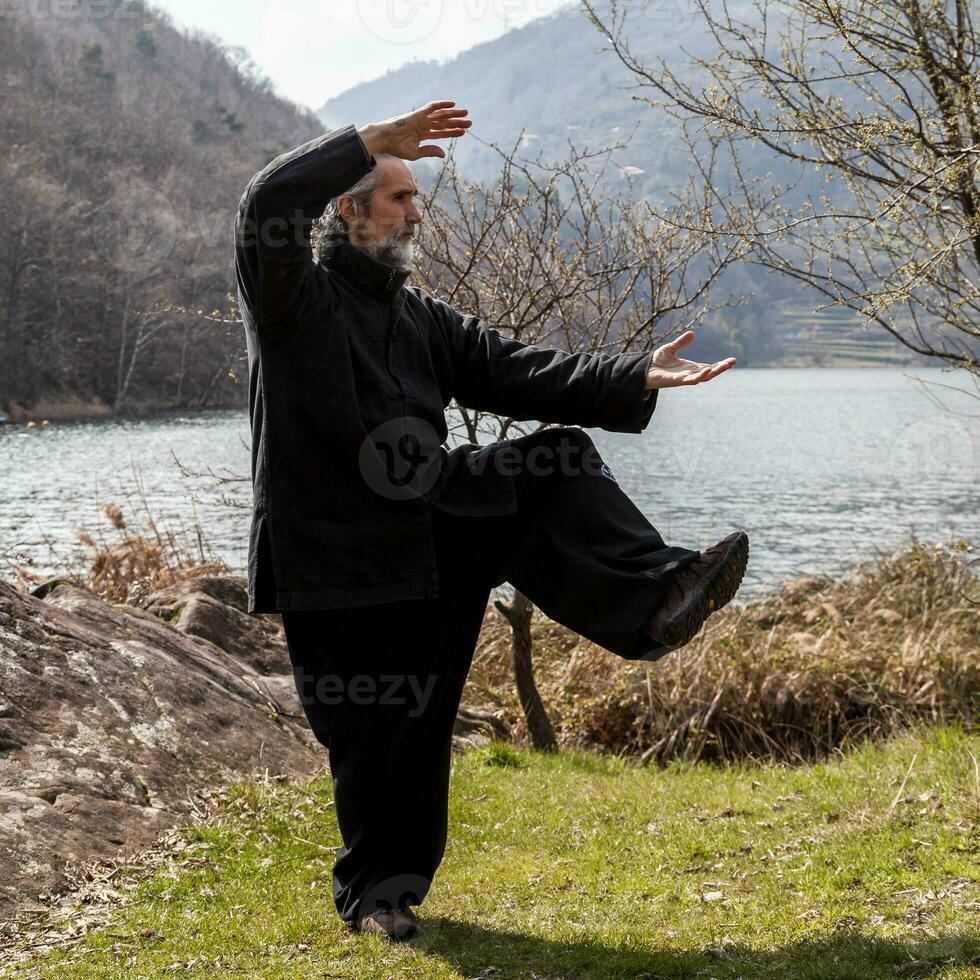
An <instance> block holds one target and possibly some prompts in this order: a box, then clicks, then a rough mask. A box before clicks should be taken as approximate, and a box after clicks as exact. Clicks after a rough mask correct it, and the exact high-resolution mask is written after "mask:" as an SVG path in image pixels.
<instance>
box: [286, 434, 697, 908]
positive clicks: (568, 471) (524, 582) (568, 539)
mask: <svg viewBox="0 0 980 980" xmlns="http://www.w3.org/2000/svg"><path fill="white" fill-rule="evenodd" d="M488 448H491V450H492V452H491V455H492V456H493V457H495V458H494V459H493V460H492V465H494V466H498V467H503V466H507V467H508V471H509V472H510V473H511V474H512V476H513V480H514V486H515V489H516V492H517V512H516V514H512V515H511V514H508V515H500V516H461V515H458V514H454V513H450V512H448V511H446V510H444V509H442V508H441V507H440V501H439V500H438V499H435V500H434V501H433V502H432V508H433V510H432V513H433V532H434V540H435V550H436V557H437V566H438V583H439V589H438V595H437V596H436V597H434V598H428V599H414V600H413V599H405V600H398V601H394V602H388V603H383V604H377V605H371V606H358V607H350V608H340V609H321V610H295V611H284V612H283V614H282V619H283V625H284V627H285V630H286V638H287V641H288V647H289V653H290V657H291V659H292V663H293V672H294V677H295V680H296V686H297V691H298V693H299V695H300V700H301V701H302V703H303V707H304V710H305V712H306V715H307V717H308V719H309V722H310V725H311V727H312V729H313V732H314V733H315V735H316V737H317V738H318V739H319V740H320V741H321V742H322V743H323V744H325V745H326V746H327V747H328V749H329V756H330V768H331V772H332V777H333V783H334V798H335V806H336V813H337V820H338V823H339V827H340V833H341V837H342V840H343V845H342V846H341V848H340V849H339V851H338V853H337V859H336V864H335V867H334V875H333V894H334V901H335V903H336V907H337V911H338V913H339V915H340V917H341V918H342V919H344V920H345V921H353V920H354V919H356V918H357V916H358V915H362V914H364V913H365V912H366V911H367V910H369V909H370V908H372V907H375V906H379V905H380V906H381V907H391V906H393V905H397V904H401V903H404V904H418V903H420V902H421V901H422V900H423V899H424V898H425V896H426V893H427V892H428V890H429V887H430V885H431V882H432V879H433V877H434V876H435V873H436V870H437V868H438V867H439V864H440V862H441V860H442V857H443V854H444V851H445V847H446V828H447V809H448V798H449V772H450V757H451V746H452V730H453V723H454V719H455V716H456V711H457V708H458V706H459V701H460V696H461V694H462V690H463V685H464V683H465V680H466V675H467V673H468V671H469V668H470V664H471V661H472V657H473V651H474V648H475V645H476V641H477V638H478V636H479V632H480V626H481V624H482V620H483V616H484V612H485V610H486V606H487V601H488V598H489V595H490V591H491V589H492V588H493V587H494V586H496V585H500V584H501V583H503V582H505V581H507V582H510V583H512V584H513V585H514V586H515V587H516V588H518V589H520V590H521V592H523V593H524V594H525V595H526V596H527V597H528V598H529V599H530V600H531V601H532V602H534V603H535V605H537V606H538V607H539V608H540V609H542V610H543V611H544V612H545V613H546V614H548V615H549V616H550V617H551V618H552V619H554V620H556V621H557V622H560V623H562V624H564V625H566V626H568V627H570V628H571V629H574V630H575V631H577V632H579V633H581V634H582V635H583V636H585V637H587V638H589V639H592V640H594V641H595V642H596V643H598V644H600V645H601V646H603V647H605V648H606V649H609V650H612V651H613V652H615V653H617V654H619V655H620V656H623V657H626V658H630V659H644V660H656V659H659V657H661V656H663V655H664V654H665V653H666V652H668V651H667V649H666V648H664V647H658V646H657V645H655V644H654V643H653V641H652V640H650V638H649V637H647V636H646V635H645V634H644V633H643V631H642V627H643V624H644V623H645V622H647V620H648V619H649V618H650V616H651V614H652V613H653V611H654V610H655V608H656V606H657V604H658V602H659V600H660V597H661V595H662V593H663V590H664V588H665V586H666V582H667V580H668V579H669V577H670V575H671V574H672V573H673V571H674V570H676V569H677V568H680V567H682V566H683V565H685V564H687V563H688V562H690V561H692V560H693V559H694V558H696V557H697V556H698V552H697V551H691V550H689V549H686V548H677V547H667V546H666V545H665V543H664V540H663V538H662V537H661V536H660V534H659V533H658V531H657V530H656V528H655V527H653V526H652V525H651V524H650V523H649V521H647V519H646V518H645V517H644V516H643V514H642V513H641V512H640V511H639V510H638V508H637V507H636V506H635V505H634V504H633V502H632V501H631V500H630V499H629V497H628V496H627V495H626V494H625V493H624V492H623V491H622V489H621V488H620V487H619V485H618V483H617V482H616V480H615V477H614V475H613V474H612V472H611V470H610V469H609V467H608V466H607V465H605V464H604V463H603V460H602V458H601V456H600V455H599V452H598V450H597V449H596V447H595V446H594V444H593V443H592V440H591V438H590V437H589V435H588V433H586V432H585V431H584V430H582V429H579V428H573V427H556V428H551V429H544V430H541V431H539V432H536V433H533V434H531V435H528V436H523V437H520V438H517V439H513V440H507V441H506V442H503V443H496V444H494V446H493V447H488ZM478 478H479V477H477V479H478Z"/></svg>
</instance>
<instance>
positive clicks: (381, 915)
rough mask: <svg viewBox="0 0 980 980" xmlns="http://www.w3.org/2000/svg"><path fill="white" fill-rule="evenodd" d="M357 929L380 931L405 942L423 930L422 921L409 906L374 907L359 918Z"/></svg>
mask: <svg viewBox="0 0 980 980" xmlns="http://www.w3.org/2000/svg"><path fill="white" fill-rule="evenodd" d="M357 931H358V932H374V933H379V934H380V935H382V936H385V937H386V938H387V939H391V940H392V941H393V942H404V941H405V940H406V939H414V938H415V937H416V936H417V935H418V934H419V933H420V932H421V931H422V923H421V922H419V920H418V916H417V915H416V914H415V912H413V911H412V909H411V908H410V907H409V906H405V907H403V908H397V909H374V910H373V911H371V912H368V913H367V914H366V915H362V916H361V917H360V918H359V919H358V920H357Z"/></svg>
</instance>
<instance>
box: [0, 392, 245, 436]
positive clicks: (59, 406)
mask: <svg viewBox="0 0 980 980" xmlns="http://www.w3.org/2000/svg"><path fill="white" fill-rule="evenodd" d="M238 408H241V409H242V410H243V411H244V410H246V409H247V405H246V404H245V403H244V402H242V403H238V402H227V403H217V404H214V405H206V406H198V405H175V404H173V403H172V402H166V401H142V402H132V403H127V404H126V405H125V406H124V407H123V408H121V409H120V410H119V411H113V409H112V407H111V406H110V405H107V404H105V403H104V402H99V401H85V400H83V399H68V398H65V399H51V400H49V401H40V402H38V403H37V404H36V405H32V406H29V407H25V406H23V405H12V406H11V408H10V411H9V412H6V413H5V412H3V411H0V419H3V420H4V421H3V422H2V423H0V429H2V428H3V426H5V425H7V426H30V427H33V426H38V425H47V424H49V423H51V422H59V423H71V422H107V421H113V420H119V419H145V418H156V417H159V416H164V415H168V414H170V413H172V412H186V413H190V414H194V415H197V414H199V413H202V412H214V411H227V410H230V409H238Z"/></svg>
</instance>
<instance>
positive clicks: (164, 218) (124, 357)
mask: <svg viewBox="0 0 980 980" xmlns="http://www.w3.org/2000/svg"><path fill="white" fill-rule="evenodd" d="M85 6H86V5H79V6H78V9H77V10H76V11H75V14H74V15H73V16H72V17H67V18H56V17H49V18H28V17H24V18H7V19H5V20H4V25H3V31H2V32H0V63H2V64H3V66H4V72H5V75H6V76H7V77H8V79H10V81H9V83H8V84H6V85H5V89H4V99H3V101H2V102H0V195H2V197H0V200H3V202H4V223H5V227H4V234H3V235H2V236H0V414H12V413H15V412H17V411H18V410H21V411H29V410H31V409H32V408H33V407H34V406H37V405H50V403H52V402H59V401H62V400H69V399H70V400H72V401H75V400H79V399H80V400H85V401H93V402H99V403H101V404H102V405H104V406H106V407H107V408H109V409H115V410H122V409H126V408H127V407H131V406H134V405H140V404H152V405H159V406H169V405H173V406H180V405H209V404H241V403H243V402H244V399H245V392H244V390H243V389H244V386H242V385H240V384H238V383H237V379H238V378H239V377H241V375H242V372H241V370H240V364H241V363H244V355H245V349H244V335H243V332H242V330H241V326H240V324H238V323H237V322H236V321H235V316H236V311H235V310H234V307H233V301H232V300H231V299H230V294H232V293H233V292H234V289H235V281H234V266H233V239H232V229H233V223H234V215H235V208H236V206H237V204H238V200H239V197H240V196H241V192H242V190H243V189H244V187H245V184H246V183H247V182H248V180H249V178H250V177H251V176H252V174H253V173H255V171H256V170H258V169H259V168H260V167H261V166H262V165H263V164H264V163H266V162H267V160H268V159H269V158H271V157H272V156H274V155H275V154H276V153H278V152H281V150H282V149H283V148H285V147H286V146H290V145H294V144H296V143H300V142H302V141H304V140H306V139H309V138H310V137H312V136H314V135H316V133H317V132H319V131H320V127H319V125H318V124H317V123H316V122H315V120H313V118H312V117H310V116H309V115H308V114H306V113H304V112H301V111H300V110H299V109H297V108H296V107H295V106H292V105H290V104H288V103H285V102H283V101H282V100H280V99H277V98H276V97H275V96H274V95H273V94H272V93H271V90H270V88H269V86H268V85H267V84H265V83H264V82H262V80H260V79H259V78H258V76H257V74H256V73H255V71H254V66H252V67H250V66H249V65H248V63H247V61H246V59H245V58H244V57H243V56H242V55H241V54H240V53H239V54H238V55H237V56H235V58H234V62H235V63H232V61H231V60H229V58H228V57H227V54H228V52H226V50H225V49H224V48H223V47H222V46H221V45H219V44H216V43H215V42H213V41H210V40H208V39H206V38H200V37H192V36H187V35H183V34H180V33H178V32H177V31H175V30H173V29H172V28H171V27H170V26H169V24H168V23H167V21H166V18H161V17H159V16H158V15H156V14H153V13H150V12H146V11H144V12H141V13H140V16H139V18H138V19H135V20H134V19H133V18H132V17H130V18H113V17H99V18H96V17H94V16H86V15H85ZM98 6H99V7H100V8H101V7H103V6H104V5H101V4H100V5H98ZM93 9H94V8H93ZM131 9H136V8H135V7H133V6H132V5H131ZM236 65H240V66H242V68H241V70H240V69H239V67H236ZM196 120H202V121H203V122H204V123H205V125H206V126H207V127H208V129H209V134H208V138H207V139H196V138H195V136H196V135H197V134H196V132H195V121H196Z"/></svg>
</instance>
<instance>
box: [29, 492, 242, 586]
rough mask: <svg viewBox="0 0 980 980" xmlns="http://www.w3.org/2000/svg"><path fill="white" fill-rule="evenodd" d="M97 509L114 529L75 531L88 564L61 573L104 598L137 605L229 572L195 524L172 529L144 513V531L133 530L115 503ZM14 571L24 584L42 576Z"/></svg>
mask: <svg viewBox="0 0 980 980" xmlns="http://www.w3.org/2000/svg"><path fill="white" fill-rule="evenodd" d="M101 510H102V513H103V514H104V515H105V518H106V520H107V521H108V522H109V524H110V525H111V526H112V529H113V532H114V533H113V534H112V535H111V536H109V537H107V536H106V535H105V534H104V533H103V532H102V531H101V530H100V531H99V532H97V533H96V534H92V533H90V532H88V531H79V532H78V535H77V537H78V540H79V541H80V542H81V543H82V544H83V545H84V546H85V549H86V551H87V552H88V559H87V563H86V564H85V565H83V566H81V567H72V568H69V569H68V570H67V572H66V573H65V575H64V576H63V577H64V578H65V579H67V580H69V581H71V582H74V583H75V584H76V585H79V586H81V587H83V588H86V589H88V590H89V591H91V592H94V593H95V594H96V595H97V596H99V597H100V598H102V599H105V600H106V601H107V602H114V603H125V604H127V605H140V604H141V603H142V602H143V600H145V599H146V597H147V596H148V595H150V593H152V592H155V591H156V590H157V589H162V588H165V587H166V586H168V585H173V584H174V583H175V582H180V581H183V580H185V579H191V578H196V577H197V576H199V575H227V574H229V573H230V572H231V569H229V567H228V565H227V564H226V563H225V562H223V561H222V560H221V559H220V558H217V557H216V556H214V555H213V554H212V553H211V551H210V549H209V548H208V546H207V545H206V543H205V540H204V535H203V532H202V531H201V528H200V526H199V525H195V526H194V527H192V528H181V529H180V530H176V531H175V530H173V529H171V528H161V527H160V526H159V524H158V523H157V522H156V521H154V520H153V518H151V517H149V516H146V517H144V518H143V527H142V530H133V529H131V528H130V527H129V523H128V522H127V520H126V517H125V515H124V514H123V512H122V510H121V509H120V508H119V507H116V506H114V505H112V504H103V505H102V507H101ZM15 572H16V573H17V577H18V578H19V579H20V580H21V582H22V583H23V584H24V585H26V586H33V585H36V584H38V583H39V582H41V581H43V579H44V576H41V575H37V574H36V573H34V572H31V571H29V570H27V569H24V568H19V569H15Z"/></svg>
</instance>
